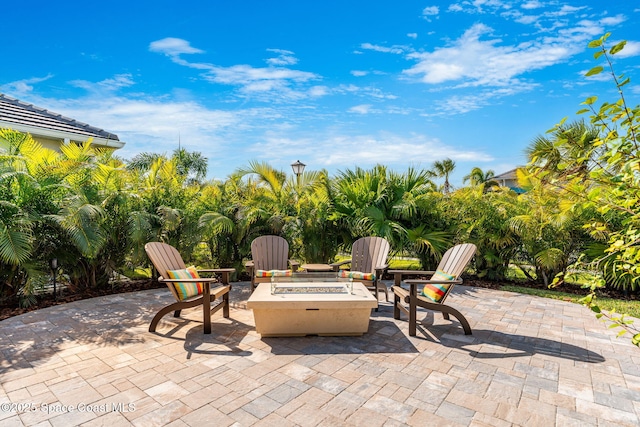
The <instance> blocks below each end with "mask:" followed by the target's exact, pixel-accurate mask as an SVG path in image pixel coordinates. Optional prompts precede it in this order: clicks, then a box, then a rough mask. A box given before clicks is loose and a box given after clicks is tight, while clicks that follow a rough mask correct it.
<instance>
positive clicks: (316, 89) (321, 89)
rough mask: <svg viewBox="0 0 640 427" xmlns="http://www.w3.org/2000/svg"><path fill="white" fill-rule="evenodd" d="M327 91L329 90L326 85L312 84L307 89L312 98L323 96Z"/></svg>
mask: <svg viewBox="0 0 640 427" xmlns="http://www.w3.org/2000/svg"><path fill="white" fill-rule="evenodd" d="M329 92H330V90H329V88H328V87H327V86H313V87H312V88H311V89H309V95H311V96H312V97H314V98H316V97H320V96H325V95H327V94H328V93H329Z"/></svg>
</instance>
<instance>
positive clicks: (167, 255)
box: [144, 242, 187, 301]
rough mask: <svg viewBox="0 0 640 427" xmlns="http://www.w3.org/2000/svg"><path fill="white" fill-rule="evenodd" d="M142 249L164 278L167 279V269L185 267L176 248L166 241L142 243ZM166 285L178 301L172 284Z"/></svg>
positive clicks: (178, 298)
mask: <svg viewBox="0 0 640 427" xmlns="http://www.w3.org/2000/svg"><path fill="white" fill-rule="evenodd" d="M144 251H145V252H146V253H147V256H148V257H149V259H150V260H151V263H152V264H153V266H154V267H155V268H156V270H158V274H159V275H160V276H162V277H163V278H165V279H168V277H167V270H182V269H184V268H187V267H186V265H184V261H183V260H182V257H181V256H180V253H179V252H178V250H177V249H176V248H174V247H173V246H171V245H167V244H166V243H161V242H149V243H147V244H146V245H144ZM167 287H168V288H169V290H171V293H172V294H173V296H174V297H175V298H176V300H178V301H180V297H179V296H178V294H177V292H176V290H175V287H174V286H173V284H172V283H167Z"/></svg>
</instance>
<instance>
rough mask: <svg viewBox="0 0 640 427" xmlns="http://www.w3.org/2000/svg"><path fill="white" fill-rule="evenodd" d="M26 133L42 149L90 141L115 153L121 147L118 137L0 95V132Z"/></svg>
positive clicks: (57, 148) (55, 148) (122, 144)
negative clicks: (2, 130)
mask: <svg viewBox="0 0 640 427" xmlns="http://www.w3.org/2000/svg"><path fill="white" fill-rule="evenodd" d="M3 128H5V129H13V130H17V131H19V132H24V133H29V134H31V136H32V137H33V139H35V140H36V141H38V142H39V143H41V144H42V145H43V146H44V147H47V148H51V149H54V150H58V151H59V150H60V145H61V144H69V143H76V144H80V143H83V142H85V141H87V140H88V139H89V138H92V144H93V145H94V146H96V147H102V148H107V147H108V148H113V149H118V148H122V147H124V145H125V143H124V142H122V141H120V139H118V135H116V134H113V133H110V132H107V131H106V130H103V129H99V128H97V127H93V126H90V125H88V124H86V123H82V122H79V121H76V120H74V119H70V118H69V117H64V116H62V115H60V114H57V113H53V112H51V111H48V110H45V109H44V108H40V107H36V106H35V105H31V104H27V103H25V102H22V101H19V100H17V99H15V98H11V97H9V96H6V95H3V94H0V129H3Z"/></svg>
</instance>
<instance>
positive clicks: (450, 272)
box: [389, 243, 476, 336]
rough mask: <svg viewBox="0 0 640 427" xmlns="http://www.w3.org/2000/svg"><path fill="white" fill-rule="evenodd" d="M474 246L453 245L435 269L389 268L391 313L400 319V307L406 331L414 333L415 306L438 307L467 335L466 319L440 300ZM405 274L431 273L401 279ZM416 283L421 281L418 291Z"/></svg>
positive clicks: (451, 286) (434, 309)
mask: <svg viewBox="0 0 640 427" xmlns="http://www.w3.org/2000/svg"><path fill="white" fill-rule="evenodd" d="M475 252H476V246H475V245H474V244H472V243H464V244H461V245H456V246H454V247H452V248H450V249H449V250H447V252H445V254H444V256H443V257H442V260H441V261H440V263H439V264H438V268H437V270H436V271H408V270H389V273H391V274H393V275H394V285H393V286H392V287H391V289H392V290H393V293H394V298H393V317H394V318H395V319H400V312H401V311H402V312H403V313H405V314H406V315H407V316H409V335H410V336H415V335H416V329H417V328H416V323H417V319H416V317H417V308H418V307H422V308H426V309H427V310H433V311H439V312H441V313H442V315H443V316H444V318H445V319H446V320H449V315H452V316H453V317H455V318H456V319H458V321H459V322H460V324H461V325H462V329H463V330H464V333H465V335H471V327H470V326H469V322H468V321H467V319H466V318H465V317H464V316H463V315H462V313H460V312H459V311H458V310H456V309H455V308H453V307H451V306H448V305H445V304H444V301H445V300H446V298H447V296H448V295H449V294H450V293H451V290H452V289H453V287H454V285H456V284H460V283H462V279H461V278H460V276H461V275H462V273H463V271H464V270H465V268H466V267H467V265H468V264H469V262H470V261H471V258H472V257H473V255H474V253H475ZM408 275H432V276H431V278H430V279H428V280H424V279H409V280H404V281H403V280H402V278H403V277H404V276H408ZM401 283H405V284H407V285H409V289H405V288H403V287H402V286H401ZM418 285H422V286H423V288H422V291H421V292H420V293H419V292H418Z"/></svg>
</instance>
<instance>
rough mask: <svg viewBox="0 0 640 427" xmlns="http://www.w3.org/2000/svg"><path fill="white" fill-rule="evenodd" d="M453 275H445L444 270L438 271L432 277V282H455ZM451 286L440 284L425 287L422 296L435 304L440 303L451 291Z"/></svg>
mask: <svg viewBox="0 0 640 427" xmlns="http://www.w3.org/2000/svg"><path fill="white" fill-rule="evenodd" d="M454 278H455V277H453V276H452V275H451V274H448V273H445V272H444V271H442V270H437V271H436V272H435V273H434V274H433V276H431V280H453V279H454ZM450 286H451V285H450V284H446V283H439V284H428V285H425V286H424V288H423V289H422V295H424V296H425V297H427V298H429V299H430V300H432V301H433V302H440V301H441V300H442V298H443V297H444V296H445V294H446V293H447V291H448V290H449V287H450Z"/></svg>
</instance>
